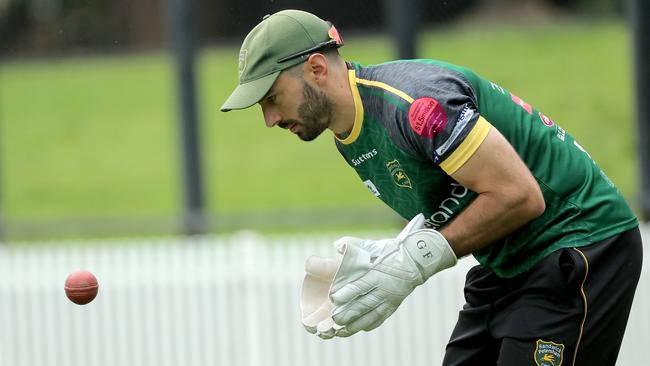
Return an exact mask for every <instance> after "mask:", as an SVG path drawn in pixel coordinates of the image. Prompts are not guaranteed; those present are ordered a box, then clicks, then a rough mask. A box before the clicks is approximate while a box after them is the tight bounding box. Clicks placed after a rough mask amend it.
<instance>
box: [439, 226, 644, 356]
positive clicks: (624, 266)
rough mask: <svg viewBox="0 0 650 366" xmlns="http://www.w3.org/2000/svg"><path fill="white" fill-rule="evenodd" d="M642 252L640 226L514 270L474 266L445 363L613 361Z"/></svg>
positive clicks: (448, 346)
mask: <svg viewBox="0 0 650 366" xmlns="http://www.w3.org/2000/svg"><path fill="white" fill-rule="evenodd" d="M642 258H643V252H642V245H641V236H640V233H639V229H638V228H635V229H633V230H629V231H626V232H624V233H621V234H619V235H616V236H614V237H612V238H609V239H607V240H604V241H601V242H598V243H596V244H593V245H590V246H587V247H581V248H569V249H563V250H559V251H556V252H554V253H552V254H551V255H549V256H548V257H546V258H545V259H544V260H543V261H542V262H540V263H538V264H537V265H536V266H535V267H533V268H532V269H531V270H529V271H527V272H525V273H523V274H521V275H518V276H516V277H514V278H500V277H498V276H497V275H495V274H494V273H492V272H491V271H488V270H486V269H485V268H483V267H482V266H480V265H479V266H476V267H474V268H472V269H471V270H470V271H469V272H468V273H467V280H466V283H465V300H466V304H465V305H464V307H463V309H462V310H461V311H460V313H459V317H458V322H457V324H456V327H455V329H454V331H453V333H452V335H451V338H450V340H449V344H448V345H447V351H446V354H445V358H444V362H443V365H445V366H452V365H454V366H456V365H472V366H476V365H481V366H487V365H500V366H515V365H516V366H523V365H533V366H535V365H539V366H559V365H580V366H586V365H589V366H598V365H603V366H613V365H615V364H616V358H617V357H618V351H619V349H620V346H621V342H622V340H623V334H624V332H625V326H626V324H627V320H628V317H629V314H630V308H631V306H632V299H633V298H634V292H635V290H636V286H637V283H638V281H639V276H640V273H641V264H642Z"/></svg>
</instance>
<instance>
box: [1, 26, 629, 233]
mask: <svg viewBox="0 0 650 366" xmlns="http://www.w3.org/2000/svg"><path fill="white" fill-rule="evenodd" d="M420 41H421V56H422V57H429V58H436V59H442V60H446V61H449V62H452V63H456V64H460V65H464V66H468V67H470V68H472V69H474V70H475V71H477V72H478V73H479V74H482V75H483V76H484V77H486V78H488V79H491V80H493V81H495V82H497V83H499V84H500V85H501V86H503V87H505V88H506V89H508V90H510V91H512V92H514V93H515V94H517V95H519V96H521V97H522V98H523V99H524V100H526V101H527V102H529V103H531V104H533V105H534V106H536V107H537V108H539V109H540V110H542V111H543V112H544V113H545V114H546V115H548V116H549V117H550V118H552V119H553V120H555V122H557V123H558V124H560V125H561V126H562V127H564V128H565V129H566V130H567V131H569V132H570V133H572V134H573V135H574V136H576V137H577V139H578V140H579V141H580V143H581V144H582V145H583V146H584V147H586V148H587V150H588V151H589V152H590V153H591V155H592V156H593V157H594V158H595V159H596V161H598V162H599V163H600V165H601V166H602V167H603V169H604V170H605V172H606V173H607V174H608V175H609V176H610V178H611V179H612V180H613V181H614V182H615V183H617V185H618V186H619V187H620V188H621V190H622V191H623V193H624V194H625V195H626V197H628V198H630V199H633V198H634V197H635V195H636V192H637V168H636V163H637V158H636V154H635V140H634V138H633V136H634V120H633V116H634V114H633V100H632V97H633V94H632V84H631V67H630V66H631V56H630V49H629V34H628V30H627V29H626V28H625V25H624V24H623V23H618V22H598V23H566V24H557V23H556V24H549V25H545V26H535V27H530V28H528V29H521V27H519V28H515V27H497V28H495V27H491V28H487V29H483V28H479V27H476V28H469V29H468V28H464V29H449V30H445V31H437V32H427V33H425V34H424V35H423V36H422V37H421V39H420ZM346 43H347V45H346V47H344V48H343V49H342V53H343V55H344V56H345V57H346V58H347V59H352V60H357V61H360V62H362V63H364V64H368V63H379V62H383V61H386V60H389V59H391V56H390V55H391V49H390V46H389V43H388V41H387V40H386V39H384V38H379V37H360V36H349V37H347V38H346ZM236 61H237V50H236V49H235V48H218V49H206V50H203V52H202V53H201V55H200V57H199V62H198V66H199V67H198V82H199V97H200V117H201V124H202V125H201V128H202V132H201V133H202V143H203V145H202V149H203V153H204V167H205V187H206V195H207V204H208V209H209V211H210V212H212V213H217V214H224V215H229V214H234V215H244V216H245V215H246V214H247V213H252V212H257V213H258V214H259V213H260V212H261V213H263V215H264V213H268V215H269V216H272V215H274V213H275V212H277V211H278V210H335V209H339V208H343V209H350V210H352V209H354V208H359V207H361V208H363V209H369V210H374V209H375V208H376V209H378V210H380V209H383V206H382V205H381V203H380V202H379V201H378V200H376V199H375V198H374V196H372V194H370V193H369V192H368V191H367V190H366V188H365V187H364V186H363V185H362V184H361V183H360V182H359V181H358V178H357V177H356V175H355V173H354V171H353V170H352V169H350V168H348V167H347V165H346V164H345V163H344V162H343V160H342V159H341V158H340V156H339V155H338V152H337V151H336V149H335V147H334V145H333V143H332V138H331V135H330V134H329V133H326V135H324V136H323V137H321V138H320V139H318V140H316V141H314V142H311V143H302V142H300V141H298V140H297V138H296V137H295V136H293V135H292V134H289V133H287V132H286V131H284V130H281V129H267V128H266V127H264V123H263V121H262V117H261V113H260V110H259V108H258V107H255V108H252V109H250V110H247V111H242V112H230V113H227V114H223V113H220V112H219V111H218V107H219V106H220V105H221V102H222V101H223V100H225V98H226V97H227V95H228V93H229V92H230V91H231V89H232V87H233V86H234V85H235V83H236V67H237V65H236ZM0 66H1V67H0V118H1V120H0V122H1V125H0V138H1V140H0V153H1V156H0V159H1V160H0V163H1V168H2V170H1V177H2V181H1V184H0V189H1V190H2V197H1V199H2V201H1V202H2V207H1V209H2V213H3V215H4V216H5V217H6V218H9V219H11V220H47V219H50V218H61V217H113V216H122V217H124V216H127V217H144V216H155V217H169V216H174V215H177V214H178V211H179V209H180V207H181V201H180V200H181V198H180V195H179V194H178V192H179V186H180V180H179V177H178V170H179V168H178V166H179V159H178V151H179V148H178V140H179V139H178V133H177V115H178V113H177V111H176V100H175V90H174V81H175V79H174V74H173V73H172V71H173V65H172V64H171V61H170V59H169V58H168V57H167V55H166V54H145V55H142V54H135V55H129V56H116V57H101V58H100V57H85V58H65V59H57V60H43V61H30V62H25V61H5V62H4V63H2V64H1V65H0ZM632 204H634V203H633V202H632Z"/></svg>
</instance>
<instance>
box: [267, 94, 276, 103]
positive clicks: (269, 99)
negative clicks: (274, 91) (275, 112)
mask: <svg viewBox="0 0 650 366" xmlns="http://www.w3.org/2000/svg"><path fill="white" fill-rule="evenodd" d="M266 101H267V102H269V103H275V95H269V96H268V97H266Z"/></svg>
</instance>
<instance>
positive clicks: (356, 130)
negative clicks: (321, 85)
mask: <svg viewBox="0 0 650 366" xmlns="http://www.w3.org/2000/svg"><path fill="white" fill-rule="evenodd" d="M348 79H349V81H350V89H352V97H353V99H354V125H352V131H351V132H350V134H349V135H348V136H347V137H346V138H344V139H340V138H339V137H338V136H336V135H334V137H336V139H337V140H339V141H340V142H341V143H342V144H345V145H349V144H351V143H353V142H355V141H356V140H357V138H358V137H359V134H360V133H361V125H363V103H361V95H359V89H358V88H357V75H356V71H355V70H354V69H352V70H348Z"/></svg>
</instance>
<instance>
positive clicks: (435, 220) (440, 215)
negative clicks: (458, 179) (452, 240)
mask: <svg viewBox="0 0 650 366" xmlns="http://www.w3.org/2000/svg"><path fill="white" fill-rule="evenodd" d="M468 193H469V190H468V189H467V188H465V187H463V186H462V185H460V184H458V183H451V186H450V192H449V195H448V196H447V198H445V199H444V200H442V201H441V202H440V204H439V205H438V207H437V211H435V212H434V213H432V214H431V216H430V217H429V218H427V219H426V221H425V223H424V225H425V226H426V227H428V228H430V229H439V228H441V227H443V226H445V225H446V224H447V223H448V222H449V221H450V220H451V219H452V218H453V217H454V216H455V215H456V214H457V213H458V212H459V211H460V210H461V207H460V205H461V201H460V200H461V199H463V198H465V197H466V196H467V194H468Z"/></svg>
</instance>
